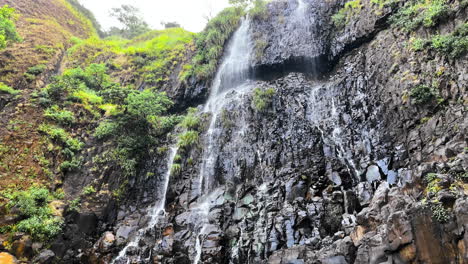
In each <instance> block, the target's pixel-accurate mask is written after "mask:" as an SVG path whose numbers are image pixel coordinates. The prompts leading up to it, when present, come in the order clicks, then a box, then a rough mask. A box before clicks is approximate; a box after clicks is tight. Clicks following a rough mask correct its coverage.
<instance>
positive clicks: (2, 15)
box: [0, 5, 21, 50]
mask: <svg viewBox="0 0 468 264" xmlns="http://www.w3.org/2000/svg"><path fill="white" fill-rule="evenodd" d="M16 18H17V14H16V13H15V9H14V8H11V7H9V6H8V5H4V6H3V7H0V50H1V49H4V48H6V46H7V45H8V44H9V43H11V42H19V41H21V37H20V36H19V35H18V32H17V31H16V26H15V23H14V21H15V20H16Z"/></svg>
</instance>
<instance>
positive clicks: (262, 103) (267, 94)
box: [253, 88, 276, 112]
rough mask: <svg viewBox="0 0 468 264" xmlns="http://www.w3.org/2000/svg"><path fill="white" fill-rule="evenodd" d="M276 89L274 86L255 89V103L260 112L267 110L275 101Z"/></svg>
mask: <svg viewBox="0 0 468 264" xmlns="http://www.w3.org/2000/svg"><path fill="white" fill-rule="evenodd" d="M275 93H276V91H275V89H273V88H268V89H266V90H262V89H261V88H255V89H254V91H253V105H254V107H255V109H256V110H257V111H259V112H263V111H265V110H266V109H267V108H268V106H269V105H270V104H271V102H272V101H273V96H274V95H275Z"/></svg>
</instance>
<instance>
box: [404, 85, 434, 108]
mask: <svg viewBox="0 0 468 264" xmlns="http://www.w3.org/2000/svg"><path fill="white" fill-rule="evenodd" d="M410 96H411V98H413V99H414V101H415V102H416V104H425V103H428V102H430V101H432V100H433V99H435V98H436V96H437V92H436V91H435V89H433V88H431V87H429V86H426V85H418V86H416V87H414V88H412V89H411V92H410Z"/></svg>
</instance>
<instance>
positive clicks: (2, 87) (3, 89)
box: [0, 82, 20, 95]
mask: <svg viewBox="0 0 468 264" xmlns="http://www.w3.org/2000/svg"><path fill="white" fill-rule="evenodd" d="M19 92H20V91H18V90H15V89H13V88H11V87H10V86H8V85H6V84H4V83H2V82H0V94H2V93H6V94H11V95H16V94H18V93H19Z"/></svg>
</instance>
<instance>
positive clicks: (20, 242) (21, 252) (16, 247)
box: [11, 235, 34, 259]
mask: <svg viewBox="0 0 468 264" xmlns="http://www.w3.org/2000/svg"><path fill="white" fill-rule="evenodd" d="M32 244H33V243H32V239H31V237H29V236H27V235H24V236H22V237H21V238H20V239H17V240H15V241H13V244H12V245H11V252H12V253H13V254H14V255H15V256H16V257H17V258H19V259H30V258H32V257H33V256H34V250H33V248H32Z"/></svg>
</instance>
